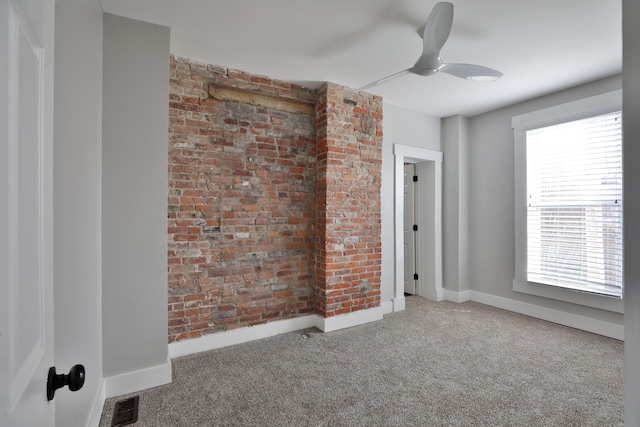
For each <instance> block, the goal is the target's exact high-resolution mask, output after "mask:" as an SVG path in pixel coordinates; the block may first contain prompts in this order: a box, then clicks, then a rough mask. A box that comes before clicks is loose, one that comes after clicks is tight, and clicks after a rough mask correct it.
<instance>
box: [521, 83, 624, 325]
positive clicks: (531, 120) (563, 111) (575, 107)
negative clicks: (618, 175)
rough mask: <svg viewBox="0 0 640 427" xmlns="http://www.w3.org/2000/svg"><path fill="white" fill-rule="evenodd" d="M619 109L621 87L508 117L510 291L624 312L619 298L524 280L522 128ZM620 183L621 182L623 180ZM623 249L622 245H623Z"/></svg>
mask: <svg viewBox="0 0 640 427" xmlns="http://www.w3.org/2000/svg"><path fill="white" fill-rule="evenodd" d="M621 109H622V90H616V91H613V92H607V93H603V94H600V95H596V96H591V97H588V98H584V99H580V100H577V101H573V102H568V103H565V104H560V105H556V106H553V107H549V108H544V109H541V110H537V111H533V112H530V113H526V114H521V115H518V116H514V117H512V120H511V127H512V128H513V136H514V187H515V188H514V190H515V191H514V196H515V197H514V202H515V278H514V280H513V291H514V292H520V293H525V294H530V295H536V296H541V297H545V298H551V299H556V300H560V301H565V302H570V303H574V304H579V305H584V306H589V307H594V308H599V309H603V310H608V311H613V312H617V313H623V312H624V302H623V300H624V289H623V298H618V297H613V296H608V295H599V294H593V293H587V292H584V291H580V290H574V289H566V288H561V287H556V286H553V285H547V284H542V283H536V282H528V281H527V159H526V132H527V131H528V130H532V129H537V128H542V127H546V126H552V125H556V124H559V123H565V122H570V121H574V120H580V119H584V118H587V117H593V116H597V115H601V114H606V113H611V112H614V111H619V110H621ZM623 186H624V182H623ZM623 250H624V249H623Z"/></svg>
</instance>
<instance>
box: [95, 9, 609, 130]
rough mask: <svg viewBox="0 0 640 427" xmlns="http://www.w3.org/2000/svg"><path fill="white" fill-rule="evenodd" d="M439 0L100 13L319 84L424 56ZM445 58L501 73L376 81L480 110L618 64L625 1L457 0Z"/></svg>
mask: <svg viewBox="0 0 640 427" xmlns="http://www.w3.org/2000/svg"><path fill="white" fill-rule="evenodd" d="M435 3H436V1H435V0H269V1H267V0H233V1H232V0H102V5H103V9H104V11H105V12H108V13H113V14H116V15H121V16H125V17H129V18H133V19H138V20H141V21H147V22H152V23H156V24H161V25H166V26H169V27H171V47H170V49H171V53H173V54H175V55H177V56H183V57H187V58H191V59H195V60H198V61H201V62H205V63H210V64H216V65H221V66H225V67H229V68H236V69H240V70H244V71H247V72H250V73H254V74H260V75H265V76H268V77H271V78H275V79H280V80H285V81H289V82H295V83H298V84H302V85H304V86H310V87H316V86H318V85H319V84H320V83H321V82H324V81H331V82H333V83H337V84H340V85H345V86H349V87H352V88H359V87H362V86H364V85H366V84H368V83H370V82H372V81H375V80H378V79H380V78H382V77H385V76H387V75H389V74H393V73H395V72H397V71H400V70H403V69H406V68H409V67H411V66H413V64H414V62H415V61H416V60H417V59H418V57H419V56H420V53H421V51H422V40H421V38H420V36H419V34H418V30H419V28H421V27H423V26H424V23H425V22H426V19H427V17H428V16H429V13H430V12H431V9H432V8H433V6H434V4H435ZM452 3H453V4H454V7H455V11H454V22H453V29H452V31H451V35H450V37H449V40H448V41H447V43H446V44H445V46H444V48H443V49H442V51H441V57H442V60H443V61H444V62H465V63H472V64H478V65H484V66H487V67H491V68H495V69H497V70H500V71H502V72H503V73H504V77H502V78H501V79H500V80H498V81H496V82H474V81H469V80H463V79H458V78H456V77H453V76H450V75H445V74H439V75H435V76H431V77H420V76H416V75H412V74H409V75H404V76H402V77H399V78H397V79H395V80H391V81H389V82H386V83H384V84H382V85H379V86H376V87H374V88H371V89H369V90H368V91H369V92H372V93H375V94H378V95H381V96H382V97H383V98H384V101H385V102H388V103H390V104H394V105H398V106H401V107H405V108H409V109H412V110H417V111H421V112H424V113H428V114H430V115H433V116H437V117H446V116H450V115H454V114H463V115H467V116H473V115H476V114H479V113H482V112H486V111H490V110H493V109H495V108H498V107H502V106H505V105H509V104H512V103H515V102H518V101H522V100H525V99H529V98H532V97H535V96H539V95H542V94H546V93H550V92H554V91H557V90H560V89H564V88H567V87H571V86H575V85H578V84H581V83H586V82H589V81H592V80H596V79H599V78H602V77H606V76H610V75H614V74H618V73H620V72H621V71H622V1H621V0H452Z"/></svg>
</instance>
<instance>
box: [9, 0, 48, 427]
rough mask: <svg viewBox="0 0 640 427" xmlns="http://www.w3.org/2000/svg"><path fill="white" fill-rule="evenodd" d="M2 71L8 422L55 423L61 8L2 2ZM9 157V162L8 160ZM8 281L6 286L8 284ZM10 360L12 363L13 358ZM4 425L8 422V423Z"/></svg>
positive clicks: (40, 1) (43, 0)
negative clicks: (56, 70)
mask: <svg viewBox="0 0 640 427" xmlns="http://www.w3.org/2000/svg"><path fill="white" fill-rule="evenodd" d="M0 7H1V8H2V10H1V13H0V34H2V35H6V37H0V40H1V41H0V43H3V46H2V50H1V52H2V54H3V56H5V55H6V56H5V57H4V58H2V62H4V63H5V65H4V66H3V67H2V69H1V71H2V72H0V78H1V79H2V81H1V82H0V84H1V85H2V88H3V90H2V92H3V93H5V94H6V97H3V98H2V101H1V102H2V103H3V105H2V109H1V110H0V111H2V114H3V116H4V117H3V118H2V120H1V121H0V126H1V128H0V132H2V141H3V142H2V147H1V148H0V150H1V152H2V154H3V156H0V157H1V158H2V159H3V160H2V162H3V165H2V167H1V168H0V169H4V170H5V171H6V173H3V174H2V178H0V187H1V190H0V195H1V197H2V200H1V201H0V202H1V207H0V210H2V212H0V218H1V219H2V229H3V231H2V233H3V234H6V236H0V237H1V238H0V241H1V242H2V243H0V244H1V245H2V246H3V247H2V248H1V250H0V254H2V257H3V260H2V263H0V274H2V277H3V280H2V281H3V282H4V283H5V284H6V285H4V286H6V288H5V289H3V292H2V294H4V295H5V296H6V298H3V299H2V300H3V301H2V302H0V310H3V311H4V312H5V313H7V314H8V315H7V316H6V317H3V318H2V323H1V326H0V327H1V330H0V334H1V337H2V339H3V340H4V342H3V343H2V344H3V345H2V354H1V356H2V358H3V359H4V360H7V361H8V363H7V364H5V368H4V369H6V371H5V372H3V377H6V383H5V384H4V385H3V387H7V390H6V394H5V393H3V396H4V399H5V401H4V402H3V405H2V411H3V413H2V414H1V415H2V421H3V422H6V423H7V424H8V425H10V426H13V425H16V426H22V425H25V426H26V425H39V426H40V425H42V426H46V425H52V424H53V419H54V406H53V404H52V403H49V402H47V398H46V382H47V371H48V368H49V366H53V246H52V243H53V242H52V239H51V237H52V234H53V233H52V231H53V225H52V219H53V216H52V177H53V175H52V165H53V161H52V144H53V132H52V130H53V129H52V123H53V110H52V105H53V104H52V94H53V92H52V84H53V61H52V58H53V56H52V54H53V52H52V44H51V42H52V41H53V11H54V9H53V2H52V1H50V0H22V1H20V0H2V5H1V6H0ZM4 154H6V156H5V155H4ZM5 278H6V281H5V280H4V279H5ZM5 357H6V359H5ZM3 425H4V424H3Z"/></svg>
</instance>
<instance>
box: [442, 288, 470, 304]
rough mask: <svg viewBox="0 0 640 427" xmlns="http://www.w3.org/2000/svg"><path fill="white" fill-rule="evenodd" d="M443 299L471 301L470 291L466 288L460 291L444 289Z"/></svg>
mask: <svg viewBox="0 0 640 427" xmlns="http://www.w3.org/2000/svg"><path fill="white" fill-rule="evenodd" d="M444 299H445V300H447V301H453V302H467V301H471V300H472V299H471V291H470V290H466V291H462V292H457V291H450V290H449V289H444Z"/></svg>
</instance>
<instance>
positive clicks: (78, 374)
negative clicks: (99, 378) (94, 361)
mask: <svg viewBox="0 0 640 427" xmlns="http://www.w3.org/2000/svg"><path fill="white" fill-rule="evenodd" d="M84 374H85V372H84V366H82V365H75V366H74V367H72V368H71V369H70V370H69V374H67V375H65V374H57V373H56V368H55V366H52V367H50V368H49V376H48V378H47V400H53V398H54V396H55V394H56V390H57V389H59V388H62V387H64V386H66V385H68V386H69V390H71V391H78V390H80V389H81V388H82V386H83V385H84Z"/></svg>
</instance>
